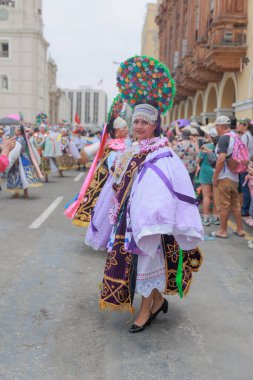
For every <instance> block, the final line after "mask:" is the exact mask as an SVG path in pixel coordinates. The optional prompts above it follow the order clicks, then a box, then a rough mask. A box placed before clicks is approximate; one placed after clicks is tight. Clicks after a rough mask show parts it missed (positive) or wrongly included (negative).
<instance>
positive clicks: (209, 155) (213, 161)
mask: <svg viewBox="0 0 253 380" xmlns="http://www.w3.org/2000/svg"><path fill="white" fill-rule="evenodd" d="M207 159H208V163H209V165H210V166H212V168H215V165H216V161H217V156H216V154H215V152H211V153H207Z"/></svg>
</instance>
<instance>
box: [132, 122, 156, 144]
mask: <svg viewBox="0 0 253 380" xmlns="http://www.w3.org/2000/svg"><path fill="white" fill-rule="evenodd" d="M133 128H134V134H135V136H136V137H137V139H138V140H139V141H141V140H145V139H150V138H152V137H154V133H155V129H156V125H154V124H149V123H148V122H147V121H145V120H141V119H137V120H135V121H134V123H133Z"/></svg>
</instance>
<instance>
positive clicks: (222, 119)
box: [214, 115, 231, 125]
mask: <svg viewBox="0 0 253 380" xmlns="http://www.w3.org/2000/svg"><path fill="white" fill-rule="evenodd" d="M214 124H215V125H231V120H230V118H229V117H228V116H226V115H221V116H218V117H217V119H216V120H215V123H214Z"/></svg>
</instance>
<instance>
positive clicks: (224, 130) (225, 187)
mask: <svg viewBox="0 0 253 380" xmlns="http://www.w3.org/2000/svg"><path fill="white" fill-rule="evenodd" d="M230 123H231V122H230V119H229V117H227V116H219V117H218V118H217V119H216V121H215V126H216V130H217V133H218V135H219V140H218V144H217V146H216V153H217V155H218V159H217V162H216V166H215V171H214V175H213V186H214V187H215V200H216V204H217V208H218V211H219V215H220V223H221V224H220V228H219V229H218V230H217V231H214V232H212V233H211V236H216V237H220V238H227V223H228V218H229V214H230V213H232V214H233V215H234V217H235V219H236V225H237V230H236V231H235V232H234V233H235V234H236V235H238V236H244V235H245V233H244V231H243V229H242V217H241V210H240V201H239V193H238V181H239V179H238V174H236V173H234V172H232V171H231V170H229V168H228V165H227V161H228V158H229V156H231V155H232V152H233V148H234V144H235V138H233V136H231V135H228V133H229V132H230Z"/></svg>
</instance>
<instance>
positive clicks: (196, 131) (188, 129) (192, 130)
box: [183, 125, 199, 136]
mask: <svg viewBox="0 0 253 380" xmlns="http://www.w3.org/2000/svg"><path fill="white" fill-rule="evenodd" d="M183 131H189V132H190V133H191V135H195V136H198V135H199V132H198V130H197V129H196V128H194V127H192V126H191V125H187V127H185V128H184V129H183Z"/></svg>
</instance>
